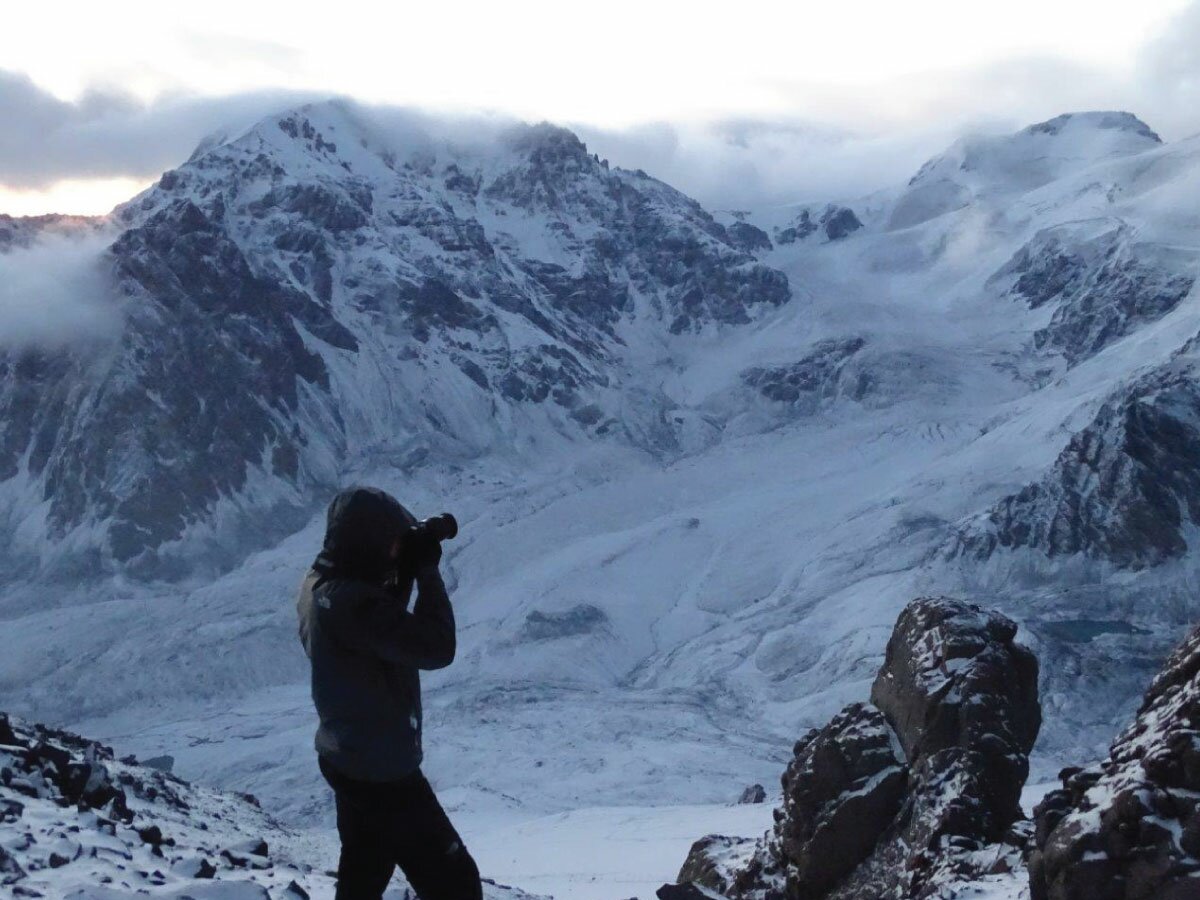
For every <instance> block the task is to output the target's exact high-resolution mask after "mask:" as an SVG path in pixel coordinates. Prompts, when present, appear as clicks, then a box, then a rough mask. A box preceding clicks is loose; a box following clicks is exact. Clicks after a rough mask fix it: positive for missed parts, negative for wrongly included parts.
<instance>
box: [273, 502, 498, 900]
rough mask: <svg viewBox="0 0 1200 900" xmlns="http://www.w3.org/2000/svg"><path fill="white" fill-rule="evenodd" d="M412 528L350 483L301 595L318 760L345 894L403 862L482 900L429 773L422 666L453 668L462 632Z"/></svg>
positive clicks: (364, 888) (428, 882) (349, 899)
mask: <svg viewBox="0 0 1200 900" xmlns="http://www.w3.org/2000/svg"><path fill="white" fill-rule="evenodd" d="M415 524H416V519H415V518H414V517H413V515H412V513H410V512H409V511H408V510H407V509H405V508H404V507H403V506H402V505H401V504H400V503H399V502H398V501H397V500H396V499H395V498H394V497H392V496H390V495H388V494H386V493H384V492H383V491H380V490H377V489H374V488H363V487H359V488H351V489H348V490H345V491H342V492H341V493H339V494H338V495H337V496H336V497H335V498H334V500H333V502H332V503H331V504H330V506H329V513H328V519H327V523H326V531H325V542H324V546H323V548H322V550H321V553H320V555H319V556H318V557H317V559H316V561H315V562H314V563H313V566H312V570H311V571H310V572H309V573H308V575H307V577H306V578H305V579H304V583H303V585H302V586H301V589H300V596H299V599H298V601H297V611H298V613H299V620H300V641H301V643H302V644H303V645H304V650H305V652H306V653H307V654H308V657H309V660H310V661H311V663H312V696H313V702H314V704H315V706H316V709H317V716H318V718H319V720H320V724H319V726H318V728H317V736H316V748H317V758H318V763H319V766H320V769H321V773H322V774H323V775H324V777H325V779H326V781H328V782H329V785H330V786H331V787H332V788H333V792H334V798H335V802H336V807H337V828H338V835H339V837H340V838H341V845H342V850H341V859H340V862H339V863H338V871H337V893H336V897H337V900H378V898H379V897H381V896H382V895H383V892H384V890H385V889H386V888H387V885H388V882H389V881H390V880H391V877H392V873H393V871H394V870H395V867H396V866H397V865H399V866H400V868H401V870H402V871H403V872H404V875H405V877H406V878H407V879H408V882H409V884H410V885H411V886H412V888H413V890H415V891H416V893H417V896H418V897H419V898H420V900H479V898H481V897H482V885H481V883H480V879H479V869H478V868H477V867H476V865H475V861H474V860H473V859H472V858H471V855H470V853H468V852H467V848H466V846H465V845H464V844H463V842H462V838H460V837H459V835H458V832H456V831H455V830H454V826H453V825H451V823H450V820H449V818H448V817H447V816H446V813H445V811H444V810H443V809H442V806H441V804H440V803H438V800H437V797H436V796H435V795H434V792H433V789H432V788H431V787H430V785H429V782H428V781H427V780H426V779H425V776H424V775H423V774H422V773H421V768H420V767H421V760H422V747H421V684H420V676H419V674H418V670H420V669H440V668H442V667H444V666H448V665H450V663H451V662H452V661H453V659H454V652H455V635H454V612H453V610H452V609H451V606H450V599H449V597H448V596H447V593H446V586H445V584H444V583H443V582H442V577H441V574H440V573H439V570H438V563H439V562H440V560H441V555H442V551H441V545H440V544H439V542H438V541H437V540H436V539H435V538H433V537H431V536H429V535H428V534H427V533H412V532H409V529H410V528H411V527H412V526H413V525H415ZM414 583H415V585H416V591H417V598H416V602H415V603H414V604H413V608H412V611H411V612H410V611H409V610H408V600H409V598H410V596H411V593H412V589H413V585H414Z"/></svg>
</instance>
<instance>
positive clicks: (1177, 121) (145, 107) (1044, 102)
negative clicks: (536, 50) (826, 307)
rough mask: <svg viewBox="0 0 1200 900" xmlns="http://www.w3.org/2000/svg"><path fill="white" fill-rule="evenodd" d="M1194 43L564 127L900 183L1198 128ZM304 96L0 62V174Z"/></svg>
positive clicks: (762, 191) (1162, 40) (724, 191)
mask: <svg viewBox="0 0 1200 900" xmlns="http://www.w3.org/2000/svg"><path fill="white" fill-rule="evenodd" d="M193 40H194V42H196V41H198V42H199V47H200V50H203V51H205V52H211V54H213V55H214V58H215V57H216V56H221V57H223V56H225V55H228V54H229V53H231V52H234V51H237V52H238V53H240V54H241V56H242V57H252V58H255V59H262V60H263V61H264V64H267V63H269V64H270V66H272V67H274V68H275V69H277V70H278V71H279V72H280V73H284V72H286V71H287V70H288V69H289V67H292V66H294V65H296V64H297V63H296V53H297V52H298V51H295V50H294V49H292V48H289V47H287V46H283V45H276V44H270V43H266V44H261V45H260V44H259V43H258V42H245V46H240V45H239V46H236V47H232V48H231V47H230V46H227V45H226V43H222V42H223V41H227V40H228V39H227V38H219V39H218V38H194V39H193ZM1197 46H1200V2H1196V3H1192V4H1190V5H1189V6H1188V7H1186V8H1185V9H1184V10H1183V11H1182V12H1181V13H1180V14H1179V15H1178V16H1177V17H1176V18H1175V19H1174V20H1173V21H1172V22H1171V23H1170V24H1169V26H1168V27H1167V28H1166V29H1164V31H1163V33H1162V34H1161V35H1159V36H1157V37H1155V38H1153V39H1152V40H1150V41H1149V42H1148V43H1147V44H1146V45H1145V46H1144V48H1143V49H1142V51H1141V52H1140V53H1139V54H1138V55H1137V57H1136V58H1135V59H1133V60H1132V61H1131V63H1130V64H1129V65H1125V66H1119V65H1115V64H1114V65H1113V66H1108V67H1103V68H1101V67H1095V66H1093V67H1089V66H1087V65H1083V64H1079V63H1074V62H1070V61H1067V60H1064V59H1057V58H1046V57H1043V58H1033V57H1029V58H1023V59H1010V60H1007V61H1005V62H1002V63H993V64H989V65H986V66H976V67H967V68H960V69H954V70H945V71H930V72H925V73H920V74H914V75H910V76H906V77H904V78H897V79H892V80H890V81H888V82H886V83H879V84H871V85H857V86H853V87H851V86H842V87H837V86H832V85H827V84H811V83H778V84H774V85H771V86H769V87H770V90H772V91H773V92H774V94H775V96H776V97H777V98H778V105H779V108H780V109H782V110H787V111H788V112H787V113H784V114H781V115H780V116H778V117H772V118H770V119H767V118H762V119H746V120H723V121H713V122H708V123H681V122H662V123H657V124H644V125H641V126H638V127H633V128H628V129H622V130H613V129H604V128H598V127H595V126H590V125H587V124H577V123H566V124H568V125H569V126H571V127H573V128H574V130H576V131H577V132H578V133H579V134H580V136H581V137H582V138H583V139H584V140H585V141H586V142H587V143H588V145H589V147H590V148H591V149H592V150H594V151H595V152H597V153H599V154H600V155H601V156H603V157H606V158H608V159H610V160H611V161H612V162H614V163H615V164H617V165H621V166H624V167H627V168H641V169H644V170H645V171H647V172H648V173H650V174H651V175H654V176H655V177H658V178H661V179H662V180H664V181H667V182H668V183H670V184H672V185H674V186H676V187H678V188H679V189H680V190H682V191H684V192H685V193H687V194H689V195H691V196H694V197H696V198H697V199H699V200H700V201H701V202H702V203H704V204H705V205H707V206H710V207H718V208H742V207H750V206H763V205H770V204H786V203H792V202H810V201H820V200H826V199H835V198H852V197H858V196H862V195H864V194H867V193H870V192H871V191H873V190H876V189H879V188H883V187H890V186H895V185H899V184H902V183H903V182H904V181H905V180H907V179H908V178H909V177H910V176H911V175H912V174H913V173H914V172H915V171H916V169H917V168H918V167H919V166H920V164H921V163H922V162H923V161H924V160H925V159H927V158H928V157H929V156H932V155H934V154H936V153H938V152H940V151H941V150H942V149H944V148H945V147H946V146H947V145H948V144H949V143H950V142H951V141H953V140H954V139H955V138H956V137H959V136H961V135H963V134H965V133H989V132H990V133H1002V132H1008V131H1013V130H1015V129H1017V128H1019V127H1022V126H1024V125H1027V124H1030V123H1032V122H1036V121H1041V120H1043V119H1047V118H1051V117H1053V116H1055V115H1057V114H1059V113H1062V112H1070V111H1078V110H1088V109H1123V110H1128V111H1130V112H1133V113H1134V114H1136V115H1138V116H1140V117H1141V118H1142V119H1144V120H1145V121H1146V122H1147V123H1148V124H1149V125H1150V126H1151V127H1152V128H1154V129H1155V130H1157V131H1158V132H1159V133H1160V134H1162V135H1163V137H1164V138H1166V139H1167V140H1173V139H1178V138H1181V137H1184V136H1187V135H1190V134H1193V133H1195V132H1197V131H1200V54H1197V53H1196V52H1195V47H1197ZM192 49H193V50H195V49H196V48H195V47H193V48H192ZM280 77H282V76H280ZM597 89H602V88H599V87H598V88H597ZM317 99H324V98H322V97H318V96H316V95H313V94H309V93H298V92H290V91H285V90H273V91H259V92H253V93H242V94H235V95H230V96H225V97H189V96H168V97H164V98H162V99H160V100H157V101H155V102H153V103H150V104H146V103H142V102H140V101H138V100H136V99H134V98H133V97H131V96H128V95H125V94H121V93H119V92H113V91H94V92H92V93H89V94H86V95H85V96H83V97H82V98H80V99H79V100H78V101H76V102H65V101H62V100H59V99H58V98H56V97H54V96H53V95H51V94H49V93H47V92H46V91H44V90H42V89H41V88H39V87H38V86H37V85H35V84H34V83H33V82H32V81H30V80H29V79H28V78H27V77H25V76H23V75H19V74H14V73H6V72H3V71H0V121H3V122H4V123H5V127H4V129H3V130H2V131H0V184H3V185H4V186H7V187H9V188H13V189H26V190H29V189H36V190H43V189H45V188H46V187H47V186H49V185H50V184H52V183H54V182H57V181H59V180H61V179H65V178H75V179H78V178H113V177H132V178H138V179H144V180H149V179H152V178H154V177H156V176H157V175H158V174H159V173H161V172H162V171H163V170H165V169H167V168H171V167H173V166H177V165H179V164H181V163H182V162H183V161H184V160H186V159H187V157H188V156H189V155H190V154H191V152H192V150H193V149H194V148H195V146H196V145H197V144H198V143H199V142H200V141H201V140H202V139H203V138H204V137H205V136H207V135H209V134H211V133H214V132H224V133H236V132H237V131H239V130H241V129H243V128H245V127H247V126H249V125H250V124H252V123H253V122H254V121H256V120H257V119H259V118H261V117H263V116H266V115H269V114H272V113H275V112H278V111H280V110H283V109H285V108H288V107H293V106H297V105H300V104H302V103H304V102H308V101H311V100H317ZM373 112H374V113H376V114H377V115H378V117H379V119H380V120H381V121H390V122H391V124H392V126H393V127H394V129H395V131H396V133H397V135H399V136H400V137H401V138H404V136H405V135H406V134H408V132H410V131H413V130H414V129H415V131H420V130H422V128H423V127H424V125H423V123H424V124H428V123H430V122H437V121H440V122H442V123H443V124H442V126H439V128H437V129H435V130H438V131H439V132H441V131H445V130H446V129H447V128H449V129H450V130H451V131H452V132H454V133H456V134H457V136H458V137H459V139H462V140H467V139H469V138H472V139H475V140H479V139H481V138H484V137H486V136H488V135H491V134H493V133H494V130H495V129H496V128H497V127H498V126H499V125H501V124H503V122H504V121H506V120H507V119H506V117H505V116H501V115H493V116H482V115H481V116H478V117H472V116H465V115H464V116H459V117H457V118H454V117H441V116H438V115H436V114H432V113H428V112H424V113H419V112H413V111H411V110H409V111H399V110H392V111H388V110H385V109H382V108H374V109H373ZM389 116H390V119H389ZM446 123H451V124H449V125H447V124H446ZM414 133H415V132H414Z"/></svg>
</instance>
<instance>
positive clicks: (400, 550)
mask: <svg viewBox="0 0 1200 900" xmlns="http://www.w3.org/2000/svg"><path fill="white" fill-rule="evenodd" d="M457 536H458V521H457V520H456V519H455V518H454V516H452V515H450V513H442V514H441V515H439V516H433V517H431V518H428V519H425V520H424V521H421V522H418V523H417V524H416V525H413V526H412V527H410V528H409V529H408V530H407V531H405V532H404V533H403V534H402V535H401V536H400V538H399V539H398V541H397V548H396V551H395V554H396V562H397V567H398V568H399V569H400V570H401V571H404V572H407V573H409V574H411V575H415V574H416V573H417V572H419V571H421V570H422V569H424V568H427V567H429V566H437V565H438V563H440V562H441V560H442V541H449V540H453V539H454V538H455V537H457Z"/></svg>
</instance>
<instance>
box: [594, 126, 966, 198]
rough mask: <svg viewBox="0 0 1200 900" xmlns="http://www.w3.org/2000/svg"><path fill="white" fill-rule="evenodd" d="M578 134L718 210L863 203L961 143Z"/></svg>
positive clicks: (930, 133)
mask: <svg viewBox="0 0 1200 900" xmlns="http://www.w3.org/2000/svg"><path fill="white" fill-rule="evenodd" d="M576 130H577V132H578V133H579V135H580V137H581V138H583V139H584V140H585V141H586V142H587V144H588V147H589V148H590V149H591V150H594V151H595V152H597V153H599V154H600V156H602V157H604V158H606V159H609V160H611V161H612V162H613V163H615V164H616V165H620V166H624V167H626V168H640V169H645V170H646V172H648V173H649V174H651V175H654V176H655V177H657V178H661V179H662V180H664V181H666V182H668V183H670V184H671V185H673V186H674V187H676V188H679V189H680V190H682V191H683V192H684V193H686V194H688V195H690V196H692V197H694V198H696V199H697V200H699V201H700V202H701V203H703V204H704V205H705V206H707V207H710V208H714V209H742V208H752V207H761V206H769V205H775V204H789V203H800V202H808V201H825V200H831V199H849V198H857V197H861V196H863V195H865V194H869V193H871V192H872V191H875V190H878V189H880V188H884V187H890V186H892V185H895V184H903V183H904V182H905V181H906V180H907V179H908V178H910V177H911V176H912V174H913V173H914V172H916V170H917V168H918V167H919V166H920V165H921V163H922V162H924V161H925V160H926V159H928V158H929V157H930V156H931V155H933V154H934V153H937V152H939V151H941V150H942V149H944V148H945V147H946V145H947V144H948V143H949V142H950V141H952V140H953V139H954V138H955V137H956V136H957V133H956V132H955V131H953V130H950V129H932V128H922V129H910V130H906V131H903V132H896V133H892V134H884V135H864V134H856V133H853V132H850V131H846V130H838V129H834V128H831V127H818V126H811V125H806V124H803V123H790V124H789V123H776V122H773V123H768V122H755V121H730V122H714V123H710V124H706V125H683V126H679V125H671V124H668V123H661V124H658V125H650V126H643V127H641V128H633V129H629V130H627V131H620V132H612V131H600V130H595V129H590V128H587V127H580V128H577V129H576Z"/></svg>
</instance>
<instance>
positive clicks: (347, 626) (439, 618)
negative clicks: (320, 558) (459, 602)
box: [325, 565, 456, 669]
mask: <svg viewBox="0 0 1200 900" xmlns="http://www.w3.org/2000/svg"><path fill="white" fill-rule="evenodd" d="M416 582H417V600H416V602H415V603H414V604H413V609H412V612H408V611H407V610H406V609H404V607H403V605H402V604H401V603H400V602H399V601H397V600H396V599H395V598H394V597H391V596H390V595H389V594H388V593H387V592H386V591H384V590H382V589H377V588H366V590H367V591H368V592H369V593H368V595H367V596H366V597H364V598H362V601H361V602H360V603H351V604H340V603H338V602H337V601H336V599H335V600H334V602H332V603H331V604H330V607H329V609H328V610H327V611H325V612H327V614H328V620H329V625H330V629H331V631H332V632H333V634H334V635H335V636H336V637H337V638H338V639H339V640H341V641H342V642H343V643H345V644H347V645H348V646H351V647H353V648H354V649H356V650H359V651H365V652H369V653H371V654H372V655H374V656H376V657H378V658H379V659H382V660H385V661H387V662H393V663H402V664H404V665H408V666H414V667H415V668H418V669H441V668H444V667H446V666H448V665H450V663H452V662H453V661H454V653H455V649H456V641H455V636H454V610H453V609H452V608H451V606H450V597H449V596H448V595H447V593H446V585H445V584H444V583H443V582H442V576H441V573H440V572H438V569H437V566H436V565H434V566H425V567H423V568H422V569H420V570H419V571H418V572H417V575H416ZM359 587H363V588H365V586H364V585H359Z"/></svg>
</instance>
